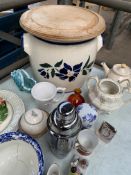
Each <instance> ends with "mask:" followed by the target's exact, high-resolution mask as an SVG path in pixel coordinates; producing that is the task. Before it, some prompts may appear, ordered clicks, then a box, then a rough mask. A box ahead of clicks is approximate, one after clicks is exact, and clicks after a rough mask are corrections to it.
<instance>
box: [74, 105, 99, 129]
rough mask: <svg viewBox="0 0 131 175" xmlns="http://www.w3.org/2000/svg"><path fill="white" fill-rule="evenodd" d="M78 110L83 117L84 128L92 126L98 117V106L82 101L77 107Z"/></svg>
mask: <svg viewBox="0 0 131 175" xmlns="http://www.w3.org/2000/svg"><path fill="white" fill-rule="evenodd" d="M76 111H77V112H78V115H79V117H80V118H81V121H82V125H83V128H84V129H85V128H90V127H91V126H92V124H93V123H94V121H95V120H96V117H97V111H96V108H95V107H94V106H93V105H90V104H88V103H82V104H81V105H79V106H78V107H77V108H76Z"/></svg>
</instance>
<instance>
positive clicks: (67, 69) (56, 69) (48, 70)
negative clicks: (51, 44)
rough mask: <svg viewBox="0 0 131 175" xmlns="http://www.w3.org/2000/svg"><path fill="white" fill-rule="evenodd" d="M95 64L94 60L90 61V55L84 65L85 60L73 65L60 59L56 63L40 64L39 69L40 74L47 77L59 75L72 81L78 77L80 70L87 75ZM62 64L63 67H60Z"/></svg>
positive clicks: (60, 77) (62, 78)
mask: <svg viewBox="0 0 131 175" xmlns="http://www.w3.org/2000/svg"><path fill="white" fill-rule="evenodd" d="M93 64H94V62H93V61H92V62H90V56H89V58H88V59H87V61H86V62H85V64H84V65H83V62H81V63H79V64H76V65H73V66H71V65H69V64H67V63H63V60H60V61H59V62H57V63H55V64H54V65H50V64H48V63H43V64H40V66H41V68H40V69H38V72H40V75H41V76H43V77H44V78H45V79H49V78H50V77H52V78H53V77H54V76H57V77H58V78H59V79H61V80H68V81H69V82H72V81H74V80H75V79H76V77H77V76H78V75H79V73H80V72H81V73H82V75H87V74H88V72H90V71H91V68H92V66H93ZM62 65H63V67H62V68H60V67H61V66H62Z"/></svg>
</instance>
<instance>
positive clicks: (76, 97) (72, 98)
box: [67, 88, 85, 107]
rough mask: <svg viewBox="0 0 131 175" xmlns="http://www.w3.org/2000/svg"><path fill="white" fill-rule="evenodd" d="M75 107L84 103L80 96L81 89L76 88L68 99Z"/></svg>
mask: <svg viewBox="0 0 131 175" xmlns="http://www.w3.org/2000/svg"><path fill="white" fill-rule="evenodd" d="M67 100H68V101H69V102H71V103H72V104H73V105H74V106H75V107H77V106H78V105H80V104H82V103H84V102H85V99H84V97H83V96H82V95H81V89H80V88H77V89H75V90H74V93H73V94H71V95H70V96H69V97H68V99H67Z"/></svg>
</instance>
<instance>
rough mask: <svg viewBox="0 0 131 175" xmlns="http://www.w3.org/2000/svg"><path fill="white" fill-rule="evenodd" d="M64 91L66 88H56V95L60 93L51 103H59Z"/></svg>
mask: <svg viewBox="0 0 131 175" xmlns="http://www.w3.org/2000/svg"><path fill="white" fill-rule="evenodd" d="M65 91H66V88H62V87H57V93H58V92H61V94H60V95H58V96H57V97H55V98H54V99H53V102H55V103H56V102H58V101H60V100H61V99H62V98H63V97H64V95H65Z"/></svg>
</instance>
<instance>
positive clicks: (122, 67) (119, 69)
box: [113, 64, 131, 76]
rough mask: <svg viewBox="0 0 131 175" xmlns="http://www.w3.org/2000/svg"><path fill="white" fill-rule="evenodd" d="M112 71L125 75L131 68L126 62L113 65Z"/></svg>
mask: <svg viewBox="0 0 131 175" xmlns="http://www.w3.org/2000/svg"><path fill="white" fill-rule="evenodd" d="M113 70H114V72H116V73H117V74H119V75H123V76H127V75H130V74H131V69H130V67H128V66H127V65H126V64H116V65H114V66H113Z"/></svg>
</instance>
